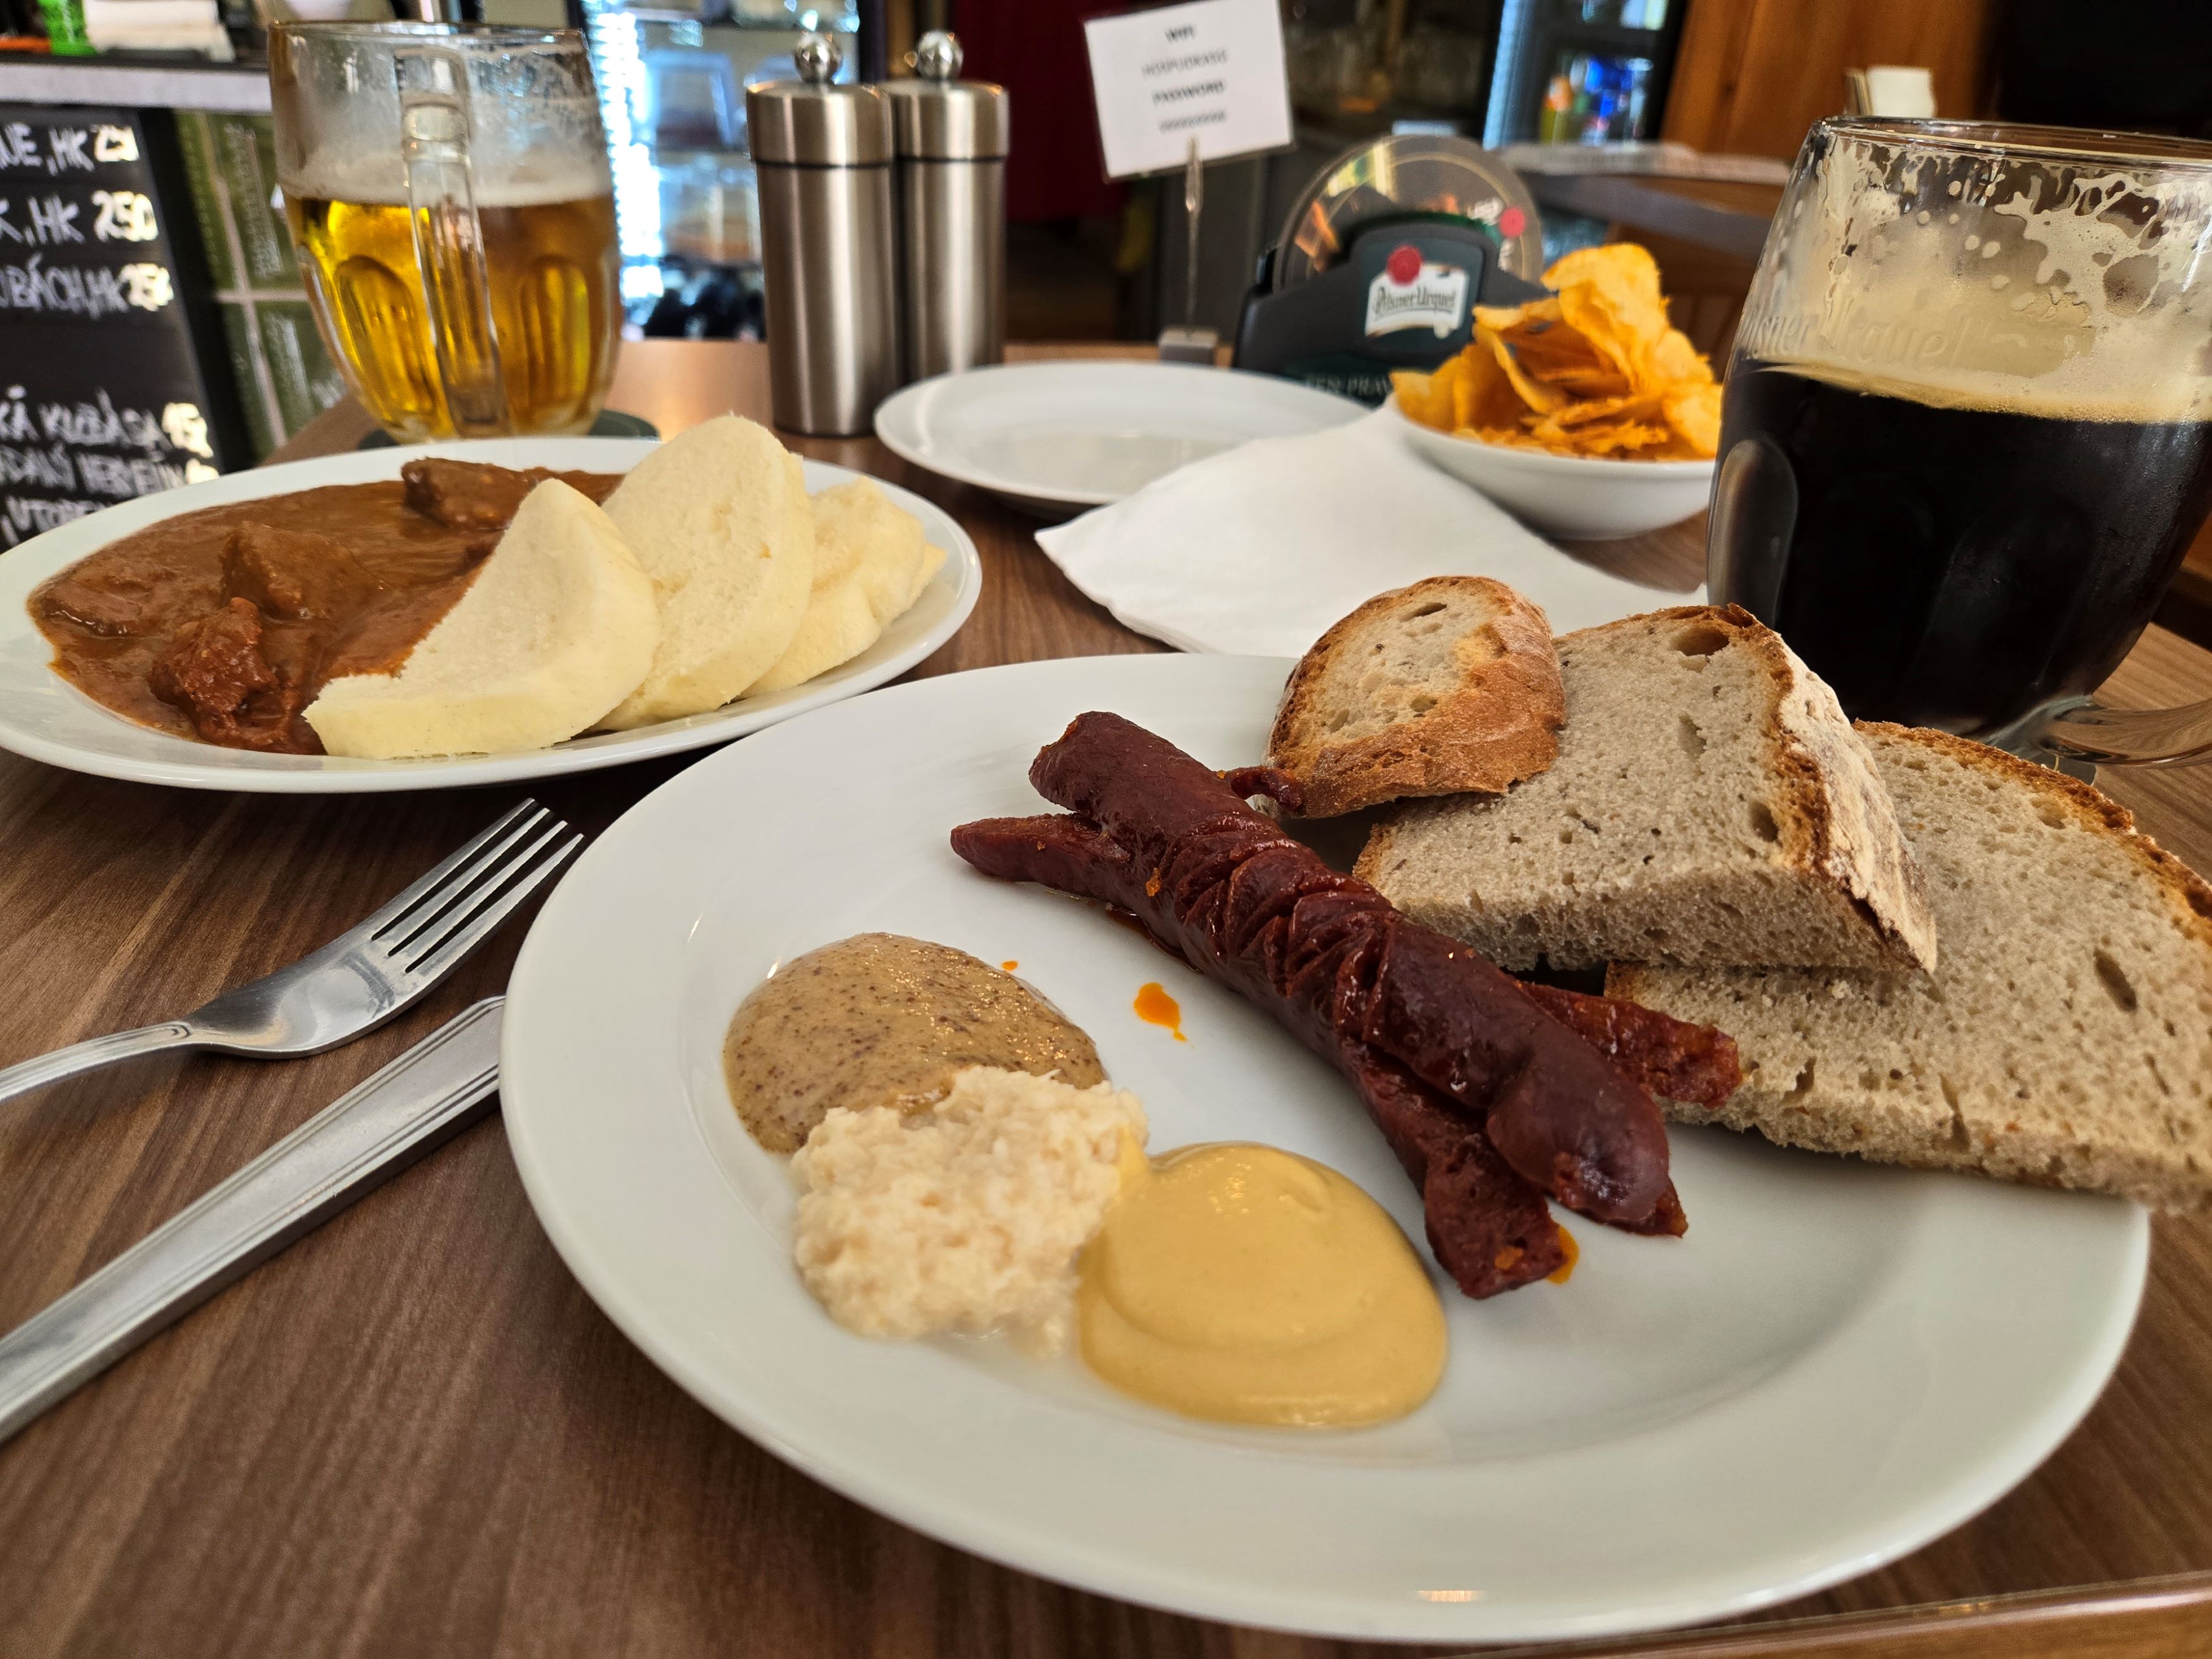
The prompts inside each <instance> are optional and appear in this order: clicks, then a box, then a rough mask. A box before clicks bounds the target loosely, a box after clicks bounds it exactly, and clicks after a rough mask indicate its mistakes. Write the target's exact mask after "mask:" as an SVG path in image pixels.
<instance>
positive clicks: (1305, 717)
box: [1267, 576, 1566, 817]
mask: <svg viewBox="0 0 2212 1659" xmlns="http://www.w3.org/2000/svg"><path fill="white" fill-rule="evenodd" d="M1565 718H1566V713H1565V703H1564V702H1563V701H1562V700H1561V697H1560V692H1559V659H1557V657H1555V656H1554V655H1553V651H1552V625H1551V623H1548V622H1547V621H1546V620H1545V617H1544V613H1543V611H1541V610H1539V609H1538V608H1537V607H1536V606H1535V605H1533V604H1531V603H1530V602H1529V601H1528V600H1527V599H1523V598H1522V597H1521V595H1520V594H1518V593H1516V592H1514V591H1513V590H1512V589H1511V588H1510V587H1508V586H1505V584H1504V583H1503V582H1499V581H1492V580H1491V579H1490V578H1489V577H1487V576H1431V577H1430V578H1428V579H1427V580H1425V581H1418V582H1415V583H1414V584H1413V586H1411V587H1401V588H1398V589H1396V590H1395V591H1394V592H1389V593H1378V594H1376V596H1375V597H1374V598H1373V599H1370V600H1368V601H1367V603H1366V604H1364V605H1361V606H1360V607H1359V608H1358V610H1357V611H1353V612H1352V614H1351V615H1350V616H1348V617H1345V618H1344V619H1343V620H1342V621H1341V622H1340V623H1337V624H1336V625H1335V626H1334V628H1332V629H1329V630H1328V633H1326V634H1324V635H1322V636H1321V638H1320V639H1319V640H1317V641H1315V643H1314V647H1313V649H1311V650H1310V651H1309V652H1307V653H1306V654H1305V656H1304V659H1301V660H1300V662H1299V663H1298V665H1297V667H1296V668H1295V669H1293V670H1291V678H1290V680H1289V683H1288V684H1285V686H1284V687H1283V701H1282V706H1281V708H1279V710H1278V712H1277V714H1276V715H1275V729H1274V734H1273V736H1272V737H1271V738H1269V739H1268V742H1267V748H1268V758H1269V759H1270V761H1271V762H1272V763H1273V764H1274V765H1276V766H1278V767H1279V768H1281V769H1283V770H1284V771H1285V772H1288V773H1289V774H1290V775H1291V776H1292V777H1294V778H1296V779H1297V781H1298V782H1299V784H1300V786H1301V787H1303V789H1304V806H1303V808H1302V810H1303V811H1304V813H1305V814H1306V815H1307V816H1308V817H1336V816H1337V815H1338V814H1340V813H1344V812H1354V811H1358V810H1359V809H1360V808H1362V807H1365V806H1374V805H1379V804H1380V803H1382V802H1383V801H1387V800H1397V799H1401V798H1403V797H1406V796H1408V795H1443V794H1453V793H1459V792H1461V791H1464V790H1470V789H1481V790H1491V791H1496V790H1501V789H1504V788H1506V787H1509V786H1510V785H1511V784H1513V783H1516V782H1517V781H1520V780H1521V779H1522V778H1526V777H1531V776H1533V775H1535V774H1536V773H1538V772H1541V771H1542V770H1543V769H1545V768H1546V767H1547V766H1549V765H1550V764H1551V763H1552V757H1553V755H1554V754H1556V753H1557V752H1558V750H1559V745H1558V743H1557V741H1556V740H1555V739H1554V738H1553V732H1556V731H1558V730H1559V723H1560V721H1561V720H1565Z"/></svg>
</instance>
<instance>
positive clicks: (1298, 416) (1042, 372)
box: [876, 361, 1367, 517]
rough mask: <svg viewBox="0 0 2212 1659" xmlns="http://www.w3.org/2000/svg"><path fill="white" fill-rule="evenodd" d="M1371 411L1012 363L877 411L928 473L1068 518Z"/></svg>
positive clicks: (1318, 399) (1263, 377) (1195, 376)
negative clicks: (1211, 459)
mask: <svg viewBox="0 0 2212 1659" xmlns="http://www.w3.org/2000/svg"><path fill="white" fill-rule="evenodd" d="M1366 413H1367V411H1366V410H1364V408H1362V407H1361V406H1360V405H1359V404H1356V403H1353V402H1352V401H1351V400H1350V399H1349V398H1339V397H1335V396H1334V395H1332V394H1331V393H1329V392H1316V391H1315V390H1314V389H1313V388H1312V387H1311V386H1301V385H1299V384H1298V383H1297V381H1295V380H1280V379H1278V378H1277V377H1276V376H1274V375H1272V374H1243V373H1240V372H1239V371H1237V370H1236V369H1233V368H1200V367H1194V366H1193V365H1191V364H1188V363H1145V362H1136V363H1133V362H1081V361H1076V362H1047V363H1006V364H1001V365H1000V366H998V367H995V368H972V369H969V370H967V371H966V372H965V373H963V374H940V375H939V376H937V377H936V378H935V379H934V380H921V381H917V382H916V383H915V385H913V386H908V387H906V388H905V389H904V390H903V391H902V392H898V393H897V394H896V396H894V397H892V398H889V399H887V400H886V401H885V402H884V404H883V405H882V406H881V407H880V408H878V410H876V436H877V437H878V438H880V439H882V440H883V441H884V447H886V448H888V449H890V451H891V452H892V453H894V454H896V455H898V456H900V457H902V459H906V460H909V461H912V462H913V463H914V464H915V465H916V466H921V467H927V469H928V470H929V471H932V472H935V473H938V474H940V475H941V476H943V477H947V478H951V479H954V480H957V482H959V483H966V484H974V485H975V487H976V488H977V489H987V490H989V491H991V492H992V493H993V494H994V495H1001V496H1004V497H1005V498H1006V500H1007V501H1012V503H1013V504H1014V505H1015V506H1017V507H1022V508H1024V509H1025V510H1027V511H1030V512H1033V513H1046V514H1048V515H1051V516H1053V517H1062V516H1065V515H1066V514H1067V513H1070V512H1074V511H1079V510H1080V509H1082V508H1084V507H1103V506H1104V505H1105V504H1106V503H1107V502H1109V501H1120V500H1121V498H1122V497H1123V496H1124V495H1133V494H1135V493H1136V492H1137V491H1138V490H1139V489H1143V488H1144V487H1145V486H1146V484H1148V483H1152V480H1153V479H1155V478H1158V477H1163V476H1164V475H1165V474H1167V473H1170V472H1172V471H1175V470H1176V468H1177V467H1180V466H1188V465H1189V464H1190V463H1191V462H1193V461H1200V460H1204V459H1206V457H1207V456H1208V455H1215V454H1218V453H1220V452H1221V451H1223V450H1225V449H1231V448H1234V447H1236V446H1237V445H1238V444H1241V443H1245V442H1248V441H1250V440H1251V439H1254V438H1283V437H1291V436H1294V435H1297V434H1299V433H1303V432H1318V431H1321V430H1322V428H1325V427H1332V426H1342V425H1344V424H1345V423H1346V422H1347V421H1356V420H1358V419H1359V417H1360V416H1363V415H1364V414H1366Z"/></svg>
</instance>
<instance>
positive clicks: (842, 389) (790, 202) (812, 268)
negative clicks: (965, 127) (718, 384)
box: [745, 34, 900, 437]
mask: <svg viewBox="0 0 2212 1659" xmlns="http://www.w3.org/2000/svg"><path fill="white" fill-rule="evenodd" d="M793 58H795V59H796V61H797V64H798V66H799V79H798V80H796V81H774V82H769V83H768V84H766V85H764V86H758V87H753V88H748V89H747V91H746V93H745V118H746V122H747V125H748V126H749V128H750V132H751V135H752V151H753V165H754V167H755V169H756V171H757V173H758V175H759V179H760V223H761V276H762V283H763V288H764V289H766V295H765V299H766V301H767V307H768V319H767V320H768V360H769V395H770V398H771V401H772V403H773V404H774V407H775V423H776V424H777V425H778V426H780V427H782V428H786V429H787V430H788V431H792V432H802V433H807V434H810V435H816V436H823V437H848V436H851V435H854V434H855V433H863V432H866V431H867V430H869V428H870V426H871V424H872V422H873V420H874V418H875V413H876V405H877V404H879V403H881V402H882V401H883V400H884V398H887V397H889V396H890V394H891V393H892V392H895V391H896V390H897V389H898V385H899V378H900V376H899V343H898V276H897V271H898V252H897V245H896V240H895V236H896V232H895V228H894V220H893V216H892V211H891V155H892V151H891V106H890V100H888V99H887V98H885V97H884V95H883V94H882V93H881V92H879V91H878V90H877V89H876V88H873V87H861V86H851V85H845V86H839V85H836V84H835V83H834V82H835V78H836V74H837V71H838V70H839V69H841V68H842V67H843V64H844V52H843V49H842V47H840V46H839V45H838V44H837V41H836V37H835V36H831V35H821V34H812V35H809V36H807V37H806V39H805V40H802V41H800V42H799V50H798V51H797V52H794V53H793Z"/></svg>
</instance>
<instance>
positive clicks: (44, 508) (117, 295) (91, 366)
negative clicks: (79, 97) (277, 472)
mask: <svg viewBox="0 0 2212 1659" xmlns="http://www.w3.org/2000/svg"><path fill="white" fill-rule="evenodd" d="M175 149H176V147H175V142H174V137H173V125H171V123H170V119H169V118H168V117H167V115H166V114H165V113H163V112H149V111H143V110H120V109H88V108H82V107H78V106H64V107H46V106H30V105H21V104H0V554H4V550H6V549H8V548H11V547H13V546H15V544H17V543H19V542H21V541H24V540H26V539H27V538H30V537H32V536H34V535H36V534H37V533H38V532H40V531H42V530H49V529H52V527H53V526H56V525H58V524H64V523H67V522H68V521H69V520H71V519H76V518H82V517H83V516H84V514H86V513H94V512H97V511H98V510H99V509H100V508H101V507H112V505H114V504H115V503H116V502H117V501H126V500H128V499H130V498H131V497H132V496H134V495H150V494H152V493H153V492H155V491H156V490H161V489H171V488H173V487H174V486H175V485H178V484H180V483H193V482H196V481H197V480H199V479H201V478H207V477H214V476H215V475H216V473H217V472H219V471H222V470H224V469H225V468H226V467H227V466H234V465H243V464H245V461H246V456H245V455H244V454H243V453H241V452H240V447H239V443H238V436H237V419H236V414H235V406H236V405H235V397H234V394H233V393H232V392H231V390H230V388H229V386H228V384H227V382H225V381H223V380H221V379H218V378H212V377H211V376H210V373H209V370H210V368H216V370H217V374H218V375H219V374H220V372H221V370H220V365H221V363H222V359H221V357H220V356H212V355H210V353H209V352H208V351H207V349H206V345H207V341H208V332H209V331H208V326H207V323H206V321H205V319H204V318H202V317H198V316H196V315H195V307H196V306H197V305H200V304H201V303H202V302H203V300H204V292H205V278H204V275H203V274H202V268H201V266H200V264H199V261H198V259H197V254H198V243H197V229H196V228H195V227H194V226H193V225H192V223H191V218H192V215H191V206H190V204H189V200H188V198H187V197H186V196H185V192H184V191H183V189H182V188H181V184H180V179H181V175H180V173H179V172H178V171H177V168H176V162H175ZM165 186H166V187H165Z"/></svg>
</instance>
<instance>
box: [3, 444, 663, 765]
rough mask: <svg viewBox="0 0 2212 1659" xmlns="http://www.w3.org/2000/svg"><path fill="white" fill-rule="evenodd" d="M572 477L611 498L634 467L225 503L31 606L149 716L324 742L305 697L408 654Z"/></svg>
mask: <svg viewBox="0 0 2212 1659" xmlns="http://www.w3.org/2000/svg"><path fill="white" fill-rule="evenodd" d="M555 477H557V478H560V479H561V480H562V481H563V482H564V483H569V484H573V485H574V486H575V488H576V489H579V490H580V491H582V492H583V493H584V494H585V495H588V496H590V497H591V498H592V500H593V501H604V500H605V499H606V497H607V496H608V495H611V494H612V493H613V491H614V487H615V486H616V485H617V483H621V482H622V480H621V478H620V477H613V476H605V475H601V474H598V473H588V472H548V471H545V470H544V469H543V468H542V467H532V468H531V469H529V470H528V471H513V470H511V469H509V468H507V467H503V466H484V465H477V464H476V463H473V462H467V461H447V460H419V461H410V462H408V464H407V465H406V466H405V467H404V468H403V469H402V470H401V477H400V479H399V480H398V481H393V482H387V483H365V484H330V485H326V486H325V487H324V488H322V489H301V490H295V491H294V492H293V493H292V494H290V495H268V496H264V497H263V498H261V499H260V500H258V501H240V502H238V503H236V504H235V505H234V506H231V507H208V508H206V509H204V511H201V512H198V513H182V514H179V516H178V517H176V518H173V519H166V520H162V521H161V523H160V524H156V525H149V526H147V527H146V528H145V529H143V530H141V531H138V532H136V533H135V534H132V535H129V536H125V537H124V538H122V539H121V540H120V541H117V542H112V543H110V544H108V545H107V546H106V547H103V548H101V549H100V551H98V552H97V553H94V554H90V555H88V556H86V557H84V558H82V559H80V560H78V561H77V562H76V563H75V564H73V565H71V566H70V568H68V569H66V570H64V571H63V572H62V573H61V574H59V575H57V576H55V577H53V578H52V580H49V581H47V582H46V583H45V584H43V585H42V586H40V588H39V589H38V591H37V592H34V593H33V594H32V595H31V601H30V610H31V617H32V620H33V621H34V622H36V623H38V625H39V631H40V633H42V634H44V635H46V642H47V643H48V644H49V645H51V646H52V647H53V648H54V671H55V672H57V673H58V674H59V675H61V676H62V678H64V679H66V680H68V681H69V682H70V684H72V685H75V686H76V688H77V689H78V690H81V691H82V692H83V693H84V694H85V695H86V696H88V697H90V698H92V699H93V700H94V702H99V703H100V704H102V705H104V706H105V707H106V708H112V709H113V710H114V711H115V712H116V713H117V714H121V715H124V716H125V717H126V718H128V719H131V720H136V721H137V722H138V723H139V724H140V725H142V726H153V727H155V728H156V729H157V730H160V731H163V732H173V733H174V734H175V735H176V736H178V737H180V738H200V739H202V740H203V741H204V742H208V743H216V744H222V745H224V746H225V747H227V748H231V749H260V750H270V751H273V752H276V753H280V754H293V755H319V754H321V753H322V752H323V745H322V744H321V742H320V741H319V739H318V738H316V736H315V732H314V728H313V727H312V726H309V725H308V724H307V721H306V720H302V719H301V718H300V711H301V709H302V708H306V707H307V705H308V704H309V703H311V702H313V701H314V700H315V694H316V693H317V692H319V691H320V690H322V688H323V684H324V682H325V681H326V680H332V679H336V678H338V677H339V676H341V675H344V674H389V673H393V672H396V671H398V668H399V666H400V665H401V664H403V663H404V662H405V661H406V660H407V653H409V652H410V651H412V650H413V649H414V648H415V643H416V641H418V640H420V639H421V638H422V636H423V635H425V634H427V633H428V632H429V631H430V629H432V628H434V627H435V626H436V625H437V623H438V622H439V620H440V619H441V617H444V616H445V614H446V612H447V611H450V610H451V609H453V602H454V601H455V600H457V599H459V598H460V596H461V595H462V594H463V593H465V592H467V591H468V586H469V583H470V582H471V580H473V579H474V578H475V575H476V572H477V567H478V566H479V565H480V564H481V563H482V562H483V557H484V556H485V555H486V554H487V553H489V552H490V551H491V550H492V549H493V547H494V546H495V545H496V544H498V541H499V538H500V532H502V531H503V530H505V529H506V528H507V520H510V519H512V518H513V516H514V513H515V509H516V508H517V507H520V506H521V505H522V498H523V497H524V496H525V495H528V494H529V493H530V491H531V490H532V489H534V488H536V487H537V485H538V483H542V482H543V481H544V480H545V479H547V478H555Z"/></svg>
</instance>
